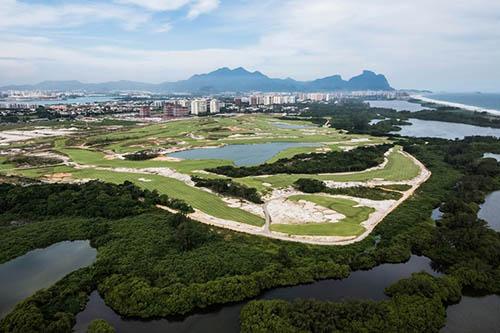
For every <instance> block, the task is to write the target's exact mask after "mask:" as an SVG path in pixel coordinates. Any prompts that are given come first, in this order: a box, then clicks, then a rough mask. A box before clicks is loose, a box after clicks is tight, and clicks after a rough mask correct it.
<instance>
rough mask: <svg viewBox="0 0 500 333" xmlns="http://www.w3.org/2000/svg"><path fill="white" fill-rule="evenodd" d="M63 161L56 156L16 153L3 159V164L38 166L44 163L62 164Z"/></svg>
mask: <svg viewBox="0 0 500 333" xmlns="http://www.w3.org/2000/svg"><path fill="white" fill-rule="evenodd" d="M62 162H63V161H62V160H61V159H59V158H55V157H45V156H34V155H15V156H11V157H8V158H7V159H5V160H4V161H3V164H13V165H14V166H16V167H17V168H19V167H36V166H43V165H55V164H60V163H62Z"/></svg>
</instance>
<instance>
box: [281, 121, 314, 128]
mask: <svg viewBox="0 0 500 333" xmlns="http://www.w3.org/2000/svg"><path fill="white" fill-rule="evenodd" d="M273 126H274V127H278V128H285V129H304V128H314V126H310V125H297V124H288V123H277V122H273Z"/></svg>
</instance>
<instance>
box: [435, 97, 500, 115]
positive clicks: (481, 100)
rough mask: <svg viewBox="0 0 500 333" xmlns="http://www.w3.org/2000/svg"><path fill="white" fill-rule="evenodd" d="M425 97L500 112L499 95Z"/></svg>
mask: <svg viewBox="0 0 500 333" xmlns="http://www.w3.org/2000/svg"><path fill="white" fill-rule="evenodd" d="M425 97H428V98H432V99H435V100H439V101H444V102H451V103H459V104H464V105H470V106H477V107H481V108H485V109H493V110H499V111H500V94H487V93H484V94H478V93H461V94H430V95H426V96H425Z"/></svg>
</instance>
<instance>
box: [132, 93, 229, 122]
mask: <svg viewBox="0 0 500 333" xmlns="http://www.w3.org/2000/svg"><path fill="white" fill-rule="evenodd" d="M221 105H222V103H221V102H220V101H219V100H217V99H214V98H212V99H206V98H195V99H170V100H165V101H158V100H156V101H154V102H153V103H152V104H151V105H150V106H143V107H141V109H140V110H139V117H141V118H149V117H151V109H152V108H154V109H156V110H160V112H161V111H162V118H166V119H171V118H182V117H187V116H189V115H195V116H197V115H202V114H216V113H219V112H220V109H221Z"/></svg>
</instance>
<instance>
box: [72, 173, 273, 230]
mask: <svg viewBox="0 0 500 333" xmlns="http://www.w3.org/2000/svg"><path fill="white" fill-rule="evenodd" d="M72 174H73V176H74V177H75V178H78V179H100V180H102V181H105V182H110V183H115V184H121V183H123V182H124V181H127V180H128V181H130V182H133V183H135V184H136V185H138V186H140V187H142V188H146V189H149V190H157V191H158V192H159V193H161V194H166V195H168V196H170V197H172V198H177V199H182V200H185V201H186V202H188V203H189V204H190V205H192V206H193V207H194V208H196V209H199V210H201V211H203V212H205V213H207V214H209V215H212V216H215V217H218V218H221V219H226V220H232V221H237V222H242V223H246V224H251V225H256V226H262V225H264V219H263V218H261V217H259V216H257V215H254V214H251V213H248V212H246V211H244V210H241V209H238V208H231V207H228V206H227V205H226V203H225V202H224V201H222V199H220V198H219V197H218V196H216V195H214V194H211V193H208V192H206V191H203V190H199V189H197V188H194V187H191V186H188V185H186V184H184V183H183V182H181V181H179V180H176V179H173V178H168V177H162V176H158V175H144V174H134V173H121V172H113V171H101V170H93V169H83V170H74V171H73V172H72ZM140 179H145V180H147V181H144V180H143V181H141V180H140Z"/></svg>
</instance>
